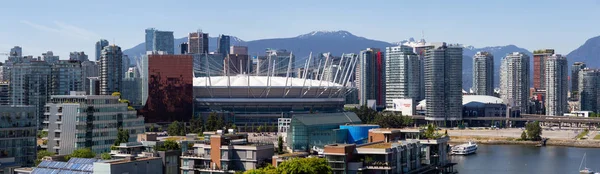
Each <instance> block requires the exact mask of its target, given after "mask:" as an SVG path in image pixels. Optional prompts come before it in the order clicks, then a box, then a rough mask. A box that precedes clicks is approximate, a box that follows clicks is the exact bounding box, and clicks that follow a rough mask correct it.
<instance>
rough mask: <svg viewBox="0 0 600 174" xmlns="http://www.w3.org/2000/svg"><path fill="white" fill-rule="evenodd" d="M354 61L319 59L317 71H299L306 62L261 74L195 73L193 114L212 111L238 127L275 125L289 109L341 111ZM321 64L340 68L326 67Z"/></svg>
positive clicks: (288, 114) (205, 114) (296, 111)
mask: <svg viewBox="0 0 600 174" xmlns="http://www.w3.org/2000/svg"><path fill="white" fill-rule="evenodd" d="M288 60H290V59H288ZM290 61H291V60H290ZM342 62H343V63H342ZM355 63H356V60H354V59H347V60H346V61H344V60H341V61H339V63H337V62H336V64H335V65H334V64H332V63H329V64H322V66H320V67H317V66H315V67H314V68H312V69H315V70H312V71H311V72H317V73H314V74H309V71H302V70H303V69H308V66H309V65H305V68H286V69H287V70H286V71H287V72H283V73H273V72H276V71H274V70H273V69H270V68H268V67H269V66H265V67H267V71H266V72H267V73H266V74H259V73H252V72H251V73H242V74H234V75H227V74H226V73H219V74H218V76H205V77H194V79H193V88H194V90H193V91H194V95H193V96H194V114H195V115H196V116H201V117H204V118H207V117H208V115H209V114H211V113H217V114H219V115H222V116H223V117H224V118H225V119H226V121H227V122H228V123H233V124H235V125H236V126H238V127H249V126H251V127H254V126H263V125H266V126H269V127H276V126H277V121H278V118H291V117H292V116H293V115H294V114H307V113H339V112H343V108H344V104H345V96H346V95H347V94H348V93H349V92H350V91H352V90H355V88H353V87H348V86H350V83H348V81H349V78H350V77H351V76H352V74H353V72H354V71H353V67H354V64H355ZM232 64H236V63H232ZM290 64H291V63H290ZM326 65H328V66H329V67H331V66H334V67H335V66H338V65H342V66H341V67H343V68H336V69H335V70H334V71H326V70H325V69H327V66H326ZM206 69H210V68H206ZM225 69H227V68H225ZM294 69H300V71H295V72H297V75H294V76H297V77H291V76H292V75H291V74H292V73H290V72H293V71H294ZM276 74H283V75H279V76H278V75H276ZM286 74H287V75H286ZM328 74H330V75H328ZM288 76H289V77H288ZM300 77H306V78H300ZM328 77H331V78H328ZM335 77H338V78H335ZM336 82H337V83H336Z"/></svg>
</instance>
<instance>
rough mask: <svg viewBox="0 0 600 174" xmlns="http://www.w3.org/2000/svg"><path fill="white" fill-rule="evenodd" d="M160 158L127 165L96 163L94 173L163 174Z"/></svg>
mask: <svg viewBox="0 0 600 174" xmlns="http://www.w3.org/2000/svg"><path fill="white" fill-rule="evenodd" d="M162 169H163V167H162V161H161V159H160V158H154V159H147V160H140V161H131V162H125V163H118V164H111V163H103V162H99V163H94V170H93V171H94V173H118V174H121V173H128V174H146V173H152V174H163V170H162Z"/></svg>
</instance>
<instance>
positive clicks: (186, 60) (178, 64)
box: [141, 55, 193, 123]
mask: <svg viewBox="0 0 600 174" xmlns="http://www.w3.org/2000/svg"><path fill="white" fill-rule="evenodd" d="M192 67H193V61H192V55H148V93H149V94H151V95H148V100H147V102H146V105H145V107H144V109H143V110H142V111H141V112H142V114H143V115H144V117H145V118H146V122H148V123H157V122H172V121H175V120H178V121H188V120H189V119H191V118H192V107H193V103H192V98H193V97H192V95H193V92H192V88H193V86H192V80H193V74H192V73H191V72H193V71H192Z"/></svg>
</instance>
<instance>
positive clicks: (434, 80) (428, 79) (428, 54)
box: [424, 42, 463, 124]
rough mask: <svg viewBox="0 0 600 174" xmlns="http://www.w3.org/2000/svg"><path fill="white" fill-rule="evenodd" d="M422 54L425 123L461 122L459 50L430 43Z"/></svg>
mask: <svg viewBox="0 0 600 174" xmlns="http://www.w3.org/2000/svg"><path fill="white" fill-rule="evenodd" d="M432 46H433V47H432V48H430V49H427V50H426V51H425V61H424V63H425V65H424V67H425V68H424V69H425V100H426V114H425V120H429V121H436V122H438V123H437V124H440V123H439V122H442V121H453V120H461V119H462V107H463V105H462V52H463V50H462V48H463V47H462V46H460V45H453V44H446V43H445V42H442V43H433V44H432Z"/></svg>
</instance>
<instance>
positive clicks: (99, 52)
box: [95, 39, 108, 61]
mask: <svg viewBox="0 0 600 174" xmlns="http://www.w3.org/2000/svg"><path fill="white" fill-rule="evenodd" d="M106 46H108V41H107V40H105V39H100V41H98V42H96V55H95V56H96V60H95V61H100V56H101V55H102V49H104V47H106Z"/></svg>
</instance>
